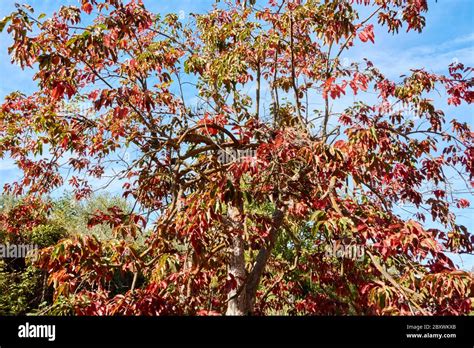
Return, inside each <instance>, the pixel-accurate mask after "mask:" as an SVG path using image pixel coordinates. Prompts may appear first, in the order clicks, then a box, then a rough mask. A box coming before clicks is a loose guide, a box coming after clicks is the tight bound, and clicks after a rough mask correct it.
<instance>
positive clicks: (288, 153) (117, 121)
mask: <svg viewBox="0 0 474 348" xmlns="http://www.w3.org/2000/svg"><path fill="white" fill-rule="evenodd" d="M367 11H368V12H369V14H368V15H367V16H366V17H364V18H362V13H366V12H367ZM425 11H427V2H426V0H417V1H406V0H377V1H370V0H353V1H325V2H320V1H316V0H307V1H302V0H279V1H278V0H270V1H268V2H261V3H260V2H258V3H257V2H256V1H249V2H247V1H245V2H241V1H226V2H223V3H220V2H219V1H217V3H216V6H214V8H213V9H211V10H209V12H208V13H206V14H203V15H194V16H193V20H192V21H191V23H190V24H189V25H184V24H183V23H181V22H180V21H179V20H178V17H177V16H176V15H173V14H170V15H166V16H161V15H155V14H153V13H151V12H149V11H147V10H146V8H145V7H144V6H143V4H142V2H141V1H130V2H128V3H123V2H122V1H120V0H103V1H97V0H82V1H81V2H80V7H75V6H62V7H61V8H60V9H59V10H58V11H57V12H56V13H55V14H54V15H53V16H52V17H50V18H46V17H45V16H43V15H38V16H37V15H35V13H34V11H33V9H32V8H31V7H29V6H18V9H17V11H15V12H14V13H12V14H11V15H10V16H9V17H7V18H5V19H4V20H3V21H2V25H1V27H6V28H7V32H8V33H10V34H11V35H12V37H13V39H14V42H13V45H12V46H11V47H10V54H11V56H12V59H13V61H14V62H16V63H17V64H19V65H21V66H22V67H24V68H26V67H28V68H33V69H35V70H36V71H37V72H36V75H35V80H36V81H37V83H38V85H39V89H38V91H37V92H35V93H33V94H32V95H29V96H26V95H24V94H22V93H20V92H15V93H13V94H11V95H10V96H8V97H7V98H6V100H5V102H4V104H3V105H2V109H1V113H0V134H1V136H2V140H1V142H0V155H8V156H10V157H11V158H13V159H14V160H15V161H16V163H17V164H18V167H19V168H20V169H22V170H23V173H24V176H23V178H21V180H19V181H18V182H15V183H12V184H11V185H9V186H7V187H6V190H7V192H9V193H12V194H15V195H19V194H26V195H28V196H29V197H41V196H42V195H45V194H47V193H48V192H50V191H51V190H53V189H55V188H57V187H60V186H61V185H63V184H64V181H65V179H66V177H65V175H63V173H64V171H63V170H62V169H64V168H65V167H66V168H69V169H70V171H71V172H73V173H74V174H73V175H72V176H68V177H67V179H66V180H68V183H69V185H71V186H72V187H73V188H74V194H75V197H76V198H77V199H81V198H83V197H87V196H88V195H89V194H90V193H91V187H90V183H89V179H90V178H102V177H105V176H108V174H106V171H107V169H108V168H110V165H111V163H115V165H116V166H120V168H121V169H120V171H118V174H116V175H115V179H116V180H122V182H123V195H124V197H126V198H127V199H129V200H130V201H131V202H133V204H132V208H131V209H123V208H119V207H113V208H110V209H108V210H106V211H103V212H98V213H97V214H95V215H94V216H93V217H92V218H91V220H90V223H89V225H90V226H94V225H97V224H108V225H109V226H110V227H111V228H112V231H113V233H114V235H115V238H114V239H113V240H109V241H101V240H98V239H95V238H92V237H90V236H87V235H82V236H76V237H74V238H71V239H67V240H64V241H62V242H61V243H59V244H58V245H56V246H54V247H49V248H48V249H46V250H45V252H44V253H43V254H42V258H41V260H40V262H39V265H40V266H41V267H42V268H44V269H45V270H48V272H49V274H50V282H52V284H54V288H55V298H56V299H57V298H61V297H63V298H64V297H65V298H68V299H69V300H70V301H71V302H72V303H74V307H75V310H76V313H78V314H146V315H157V314H216V313H217V314H223V313H227V314H268V313H275V312H276V313H290V314H306V313H314V314H437V315H439V314H464V313H468V312H469V310H470V307H471V301H470V296H472V291H471V288H472V275H471V274H470V273H468V272H463V271H460V270H458V269H456V267H455V266H454V264H453V262H452V261H451V260H450V259H449V258H448V257H447V255H446V252H447V251H452V252H457V253H472V245H473V238H472V236H471V235H470V234H469V233H468V231H467V230H466V228H465V227H463V226H460V225H458V224H457V223H456V216H455V214H453V213H452V208H453V207H454V206H456V205H457V206H458V207H466V206H468V205H469V202H468V201H467V200H466V199H457V198H453V196H452V195H451V194H450V191H449V190H450V189H449V187H450V184H451V180H450V179H449V175H448V173H451V172H455V173H458V174H459V176H460V177H461V178H462V179H463V180H464V181H465V182H466V185H467V189H468V190H469V192H471V191H470V190H471V188H472V186H473V181H472V180H473V175H474V171H473V147H472V145H473V144H472V143H473V137H472V132H471V130H470V128H469V125H467V124H466V123H461V122H458V121H456V120H455V119H453V118H452V117H451V116H445V115H444V113H443V111H442V110H438V109H436V107H435V105H434V102H433V101H432V100H431V99H429V95H430V93H432V92H433V91H434V90H435V89H439V88H443V89H445V91H446V93H447V95H448V102H449V104H452V105H460V104H461V103H471V102H472V100H473V92H472V80H471V79H470V78H469V74H470V73H471V72H472V69H471V68H466V67H464V66H463V65H462V64H460V63H459V64H453V65H451V66H450V67H449V74H448V75H447V76H441V75H436V74H433V73H430V72H428V71H426V70H423V69H416V70H412V71H411V72H410V74H409V75H408V76H405V77H404V78H403V79H401V80H400V81H391V80H389V79H388V78H387V77H385V76H384V75H383V73H382V72H380V71H379V70H378V69H377V68H376V67H375V66H374V65H373V64H372V63H371V62H370V61H369V60H365V61H364V62H360V63H354V64H352V65H350V66H349V67H347V66H344V65H343V64H341V55H342V54H346V51H348V50H350V48H351V47H352V46H354V45H360V44H370V42H373V41H374V40H375V36H374V25H379V26H381V27H384V28H386V29H387V30H388V31H389V32H392V33H396V32H398V30H399V29H400V28H402V27H406V28H407V30H416V31H419V32H421V31H422V29H423V26H424V24H425V19H424V17H423V12H425ZM400 14H401V15H400ZM253 85H255V91H254V92H253V91H252V94H251V95H250V94H248V93H246V91H248V90H249V88H246V87H249V86H253ZM263 90H267V91H269V93H271V96H272V104H271V107H270V108H264V107H263V105H262V93H263ZM365 92H371V93H376V95H377V97H378V99H377V100H376V101H375V102H372V103H370V102H369V98H367V94H366V93H365ZM317 94H319V95H322V96H323V98H324V103H325V105H324V107H323V108H322V110H316V111H315V112H311V110H309V107H308V100H309V99H310V98H314V97H315V95H317ZM344 94H353V95H354V96H355V98H357V100H358V101H357V102H355V103H354V104H353V105H352V106H350V107H348V108H347V109H346V110H345V111H344V112H343V113H340V114H337V113H335V112H333V111H332V110H331V108H330V101H331V100H335V99H338V98H340V97H341V95H344ZM65 100H67V101H69V102H70V101H78V102H86V101H89V102H90V107H84V108H83V110H82V111H81V112H74V113H64V112H63V102H64V101H65ZM196 101H197V102H196ZM399 104H403V105H405V107H410V108H412V109H416V110H417V111H418V116H419V119H418V121H417V120H413V119H411V118H408V117H407V115H406V114H404V113H403V112H400V111H397V110H396V108H394V106H397V105H399ZM318 125H319V127H318ZM238 150H240V151H255V153H256V156H255V158H253V159H252V158H250V157H246V158H244V159H243V160H236V161H232V162H226V161H222V158H223V157H225V156H222V155H223V153H225V152H228V153H231V154H235V153H236V152H235V151H238ZM125 151H129V152H132V153H134V156H132V158H131V159H130V160H128V161H127V160H126V159H125V158H124V156H123V154H124V152H125ZM44 152H45V153H47V155H45V154H44ZM116 172H117V171H116ZM426 188H428V193H425V194H422V193H421V190H422V189H423V190H425V189H426ZM399 202H403V203H410V204H413V205H414V206H415V207H416V209H417V213H416V214H415V216H413V217H412V218H406V217H403V216H401V215H400V214H397V212H396V210H395V208H394V206H395V204H397V203H399ZM27 213H28V212H25V215H24V216H25V217H23V218H22V220H18V219H16V220H12V219H9V218H8V217H7V219H6V220H5V221H4V223H5V224H6V225H7V230H8V231H10V233H14V231H15V230H14V228H15V226H16V225H17V224H18V221H26V222H30V221H33V220H32V219H31V216H28V214H27ZM427 214H428V216H427ZM427 218H431V219H432V220H434V221H435V222H439V223H440V226H442V227H441V228H439V229H436V228H428V227H426V226H427V225H426V223H425V220H426V219H427ZM147 226H148V227H150V226H151V228H152V232H151V233H150V234H149V235H148V236H147V240H146V247H145V248H144V250H142V249H139V248H137V247H136V246H135V245H134V239H135V238H137V236H138V235H139V233H140V232H141V231H143V230H145V229H146V228H147ZM334 243H346V244H355V245H359V246H362V247H364V248H365V249H364V250H365V253H364V257H363V258H362V259H361V260H353V259H348V258H338V257H335V255H331V254H329V255H328V253H327V247H328V246H331V245H333V244H334ZM117 270H118V271H120V272H122V273H124V274H129V275H131V274H133V275H134V281H133V282H132V284H131V286H130V288H129V289H127V290H126V291H121V292H119V293H117V291H111V290H110V288H109V287H108V284H109V282H110V280H111V279H112V278H113V276H114V274H116V272H117ZM139 277H140V278H141V279H142V281H141V282H137V281H136V280H137V279H138V278H139Z"/></svg>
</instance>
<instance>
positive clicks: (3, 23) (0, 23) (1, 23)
mask: <svg viewBox="0 0 474 348" xmlns="http://www.w3.org/2000/svg"><path fill="white" fill-rule="evenodd" d="M11 20H12V16H6V17H4V18H3V19H2V20H1V21H0V33H1V32H2V31H3V29H4V28H5V26H6V25H7V23H8V22H10V21H11Z"/></svg>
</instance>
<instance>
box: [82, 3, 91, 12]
mask: <svg viewBox="0 0 474 348" xmlns="http://www.w3.org/2000/svg"><path fill="white" fill-rule="evenodd" d="M82 10H83V11H84V12H85V13H87V14H90V13H91V12H92V5H91V4H90V3H88V2H86V3H84V4H82Z"/></svg>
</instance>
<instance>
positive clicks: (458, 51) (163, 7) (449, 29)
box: [0, 0, 474, 269]
mask: <svg viewBox="0 0 474 348" xmlns="http://www.w3.org/2000/svg"><path fill="white" fill-rule="evenodd" d="M17 2H22V3H23V2H26V3H28V4H30V5H32V6H33V7H34V8H35V10H36V12H37V13H42V12H45V13H47V14H50V13H52V12H53V11H54V10H56V9H57V8H59V6H60V5H63V4H64V5H66V4H76V5H77V4H78V3H79V0H23V1H18V0H17ZM144 3H145V5H146V6H147V8H148V9H150V10H152V11H153V12H157V13H158V12H161V13H168V12H175V13H181V15H185V16H186V15H187V14H188V13H193V12H203V11H205V10H207V9H209V8H211V6H212V4H213V3H214V1H212V0H173V1H164V0H144ZM14 4H15V1H14V0H2V2H1V7H0V18H3V17H4V16H6V15H8V14H9V13H10V12H11V11H13V10H14V9H15V6H14ZM429 4H430V10H429V12H428V14H427V15H426V18H427V21H426V22H427V25H426V28H425V29H424V31H423V33H422V34H418V33H416V32H410V33H405V32H404V30H402V31H401V32H400V34H399V35H395V36H392V35H390V34H387V33H386V31H385V30H384V29H378V28H377V26H376V31H375V44H373V45H363V46H356V47H354V48H353V49H352V50H351V51H350V54H348V55H346V56H343V58H346V60H347V61H348V62H351V61H361V60H362V58H364V57H368V58H369V59H370V60H371V61H372V62H373V63H374V64H375V66H377V67H378V68H380V70H381V71H382V72H384V73H385V74H386V75H388V77H390V78H393V79H396V78H398V77H399V76H400V75H402V74H408V73H409V70H410V69H412V68H425V69H427V70H429V71H432V72H435V73H447V67H448V65H449V64H450V63H452V62H454V61H459V62H462V63H464V64H465V65H467V66H474V0H438V2H437V3H435V1H434V0H429ZM9 44H10V38H9V36H8V35H7V34H6V32H4V33H2V34H0V72H1V75H0V76H1V78H0V98H1V99H3V97H4V96H5V95H7V94H9V93H10V92H12V91H15V90H22V91H23V92H25V93H28V92H32V91H33V90H35V88H36V86H35V84H34V83H33V82H32V79H31V78H32V75H33V71H31V70H26V71H22V70H21V69H20V68H19V67H18V66H16V65H11V64H10V58H9V57H8V54H7V48H8V46H9ZM442 97H443V96H441V98H440V97H439V96H438V97H437V98H438V99H437V100H436V103H437V106H438V107H439V108H442V109H444V110H447V113H446V116H447V119H448V120H449V119H451V118H453V117H455V118H457V119H459V120H462V121H465V122H468V123H469V124H471V126H474V109H473V107H471V106H469V107H467V106H462V107H458V108H453V107H448V106H447V105H446V103H445V102H444V101H443V98H442ZM348 99H350V98H346V99H344V98H343V99H341V100H339V101H337V102H336V103H334V105H333V109H334V111H340V110H341V109H343V108H344V107H345V106H347V105H348V103H350V102H351V100H348ZM320 102H321V100H320V98H316V97H315V99H314V100H313V101H311V104H312V106H313V108H317V105H318V104H320ZM18 176H19V172H18V170H16V169H15V165H14V163H13V162H12V161H10V160H9V159H8V158H6V159H3V160H0V187H1V186H3V184H5V183H6V182H11V181H13V180H15V179H16V178H18ZM114 187H115V188H114ZM114 187H112V188H111V191H112V192H114V190H118V188H119V187H120V185H117V186H114ZM464 198H467V199H469V200H470V201H471V204H473V206H474V199H473V197H472V196H467V197H464ZM473 212H474V210H473V208H471V209H466V210H463V211H460V212H459V213H458V217H459V222H461V223H463V224H465V225H466V226H467V227H468V228H469V230H470V231H474V222H473V218H474V214H473ZM455 261H456V263H457V264H459V265H460V266H461V267H462V268H465V269H470V268H471V267H474V257H468V256H464V257H462V259H461V258H457V257H456V258H455Z"/></svg>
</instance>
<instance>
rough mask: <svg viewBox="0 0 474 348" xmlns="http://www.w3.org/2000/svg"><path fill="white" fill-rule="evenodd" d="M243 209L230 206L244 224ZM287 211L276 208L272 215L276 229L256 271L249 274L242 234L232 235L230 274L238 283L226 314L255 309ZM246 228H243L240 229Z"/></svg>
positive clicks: (237, 220)
mask: <svg viewBox="0 0 474 348" xmlns="http://www.w3.org/2000/svg"><path fill="white" fill-rule="evenodd" d="M241 212H242V210H240V209H238V208H236V207H233V206H229V219H230V220H231V221H232V223H238V224H239V225H240V226H242V225H243V224H242V216H243V215H242V214H241ZM283 217H284V214H283V211H281V210H279V209H276V210H275V212H274V213H273V218H272V229H271V230H270V234H269V236H268V240H267V243H266V245H265V246H264V247H262V249H260V251H259V253H258V255H257V258H256V260H255V264H254V266H253V268H252V271H251V272H250V273H249V274H248V275H247V274H246V270H245V254H244V252H245V249H244V241H243V238H242V234H235V235H233V236H232V247H231V250H230V252H231V255H230V262H229V275H232V276H233V277H234V278H235V280H236V281H237V286H236V287H235V289H233V290H232V291H231V292H230V293H229V302H228V304H227V311H226V315H251V314H252V313H253V310H254V306H255V300H256V295H257V289H258V285H259V283H260V279H261V277H262V274H263V271H264V270H265V266H266V265H267V262H268V259H269V258H270V255H271V253H272V250H273V247H274V246H275V241H276V239H277V236H278V231H279V229H280V226H281V225H282V223H283ZM239 231H243V229H242V228H241V229H239Z"/></svg>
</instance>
